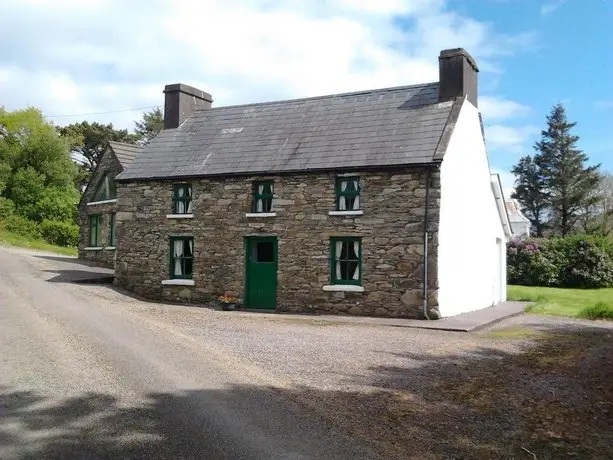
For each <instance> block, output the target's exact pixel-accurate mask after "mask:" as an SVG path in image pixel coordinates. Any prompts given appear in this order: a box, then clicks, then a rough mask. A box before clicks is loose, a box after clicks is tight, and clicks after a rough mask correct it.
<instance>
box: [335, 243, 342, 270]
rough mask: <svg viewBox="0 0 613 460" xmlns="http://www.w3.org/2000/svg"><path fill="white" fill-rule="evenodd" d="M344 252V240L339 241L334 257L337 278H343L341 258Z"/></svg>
mask: <svg viewBox="0 0 613 460" xmlns="http://www.w3.org/2000/svg"><path fill="white" fill-rule="evenodd" d="M342 253H343V242H342V241H337V242H336V248H335V252H334V257H335V258H336V279H337V280H340V279H343V276H342V271H341V261H340V260H339V259H340V258H341V254H342Z"/></svg>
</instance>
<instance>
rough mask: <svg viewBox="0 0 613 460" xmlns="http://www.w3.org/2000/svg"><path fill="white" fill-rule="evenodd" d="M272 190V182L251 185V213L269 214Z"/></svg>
mask: <svg viewBox="0 0 613 460" xmlns="http://www.w3.org/2000/svg"><path fill="white" fill-rule="evenodd" d="M273 194H274V188H273V183H272V181H261V182H254V183H253V212H271V211H272V197H273Z"/></svg>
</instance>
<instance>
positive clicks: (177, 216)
mask: <svg viewBox="0 0 613 460" xmlns="http://www.w3.org/2000/svg"><path fill="white" fill-rule="evenodd" d="M193 218H194V215H193V214H166V219H193Z"/></svg>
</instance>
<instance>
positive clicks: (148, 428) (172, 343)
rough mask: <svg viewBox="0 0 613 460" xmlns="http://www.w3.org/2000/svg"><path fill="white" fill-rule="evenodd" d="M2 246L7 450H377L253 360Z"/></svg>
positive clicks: (0, 350)
mask: <svg viewBox="0 0 613 460" xmlns="http://www.w3.org/2000/svg"><path fill="white" fill-rule="evenodd" d="M77 271H79V269H78V268H75V266H74V265H73V264H70V263H67V262H66V259H62V258H61V257H56V256H49V255H42V254H35V253H31V252H27V251H21V250H15V249H5V248H0V458H2V459H12V458H32V459H34V458H36V459H45V458H70V459H76V458H87V459H94V458H105V459H108V458H143V459H144V458H146V459H156V458H173V459H174V458H184V459H350V458H360V459H364V458H374V456H373V454H372V453H371V452H369V451H367V450H365V448H364V447H362V446H361V444H360V442H359V441H356V440H353V439H348V438H346V437H344V436H343V435H342V434H340V433H339V432H335V431H334V430H333V429H332V428H331V427H330V426H329V425H328V424H326V423H325V422H324V421H323V420H322V419H321V418H320V417H318V416H317V414H316V413H313V412H310V411H308V410H306V409H305V406H304V405H301V404H298V403H297V402H295V401H292V400H290V399H288V398H285V397H284V396H282V395H281V392H279V391H276V390H275V388H280V387H283V386H284V385H288V383H287V382H284V381H281V380H279V379H278V376H277V377H273V376H272V375H269V374H268V373H267V372H266V371H264V370H263V369H261V368H260V367H258V366H257V365H256V364H254V363H252V362H249V361H247V360H245V359H242V358H239V357H236V356H234V355H232V354H231V353H228V352H227V351H226V350H222V349H218V348H216V346H215V340H214V339H211V340H207V339H206V337H204V338H202V337H198V338H194V336H192V335H189V334H188V333H186V332H185V331H184V330H182V329H181V328H180V327H178V326H176V325H173V324H169V323H167V322H165V321H164V320H163V318H155V317H152V316H147V315H142V314H139V312H138V309H134V308H133V309H129V308H118V307H117V305H113V304H112V303H109V302H108V301H107V300H105V299H104V298H103V297H98V296H92V295H91V292H92V291H90V290H87V289H83V288H82V286H79V285H75V284H72V283H70V282H69V281H70V279H71V276H78V275H79V274H78V273H76V272H77Z"/></svg>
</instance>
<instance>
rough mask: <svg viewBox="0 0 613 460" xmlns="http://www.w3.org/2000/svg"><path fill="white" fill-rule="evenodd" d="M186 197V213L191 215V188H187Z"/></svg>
mask: <svg viewBox="0 0 613 460" xmlns="http://www.w3.org/2000/svg"><path fill="white" fill-rule="evenodd" d="M187 197H188V198H189V200H188V202H187V213H188V214H191V213H192V188H191V187H187Z"/></svg>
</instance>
